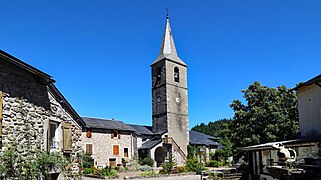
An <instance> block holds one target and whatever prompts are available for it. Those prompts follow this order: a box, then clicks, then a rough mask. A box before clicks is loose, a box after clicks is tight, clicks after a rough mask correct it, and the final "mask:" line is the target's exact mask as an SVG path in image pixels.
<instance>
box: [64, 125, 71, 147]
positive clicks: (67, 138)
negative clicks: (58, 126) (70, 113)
mask: <svg viewBox="0 0 321 180" xmlns="http://www.w3.org/2000/svg"><path fill="white" fill-rule="evenodd" d="M63 128H64V152H65V153H70V152H71V151H72V125H71V124H70V123H64V126H63Z"/></svg>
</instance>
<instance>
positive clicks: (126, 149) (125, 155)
mask: <svg viewBox="0 0 321 180" xmlns="http://www.w3.org/2000/svg"><path fill="white" fill-rule="evenodd" d="M124 157H128V148H124Z"/></svg>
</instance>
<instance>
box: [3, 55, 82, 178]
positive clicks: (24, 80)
mask: <svg viewBox="0 0 321 180" xmlns="http://www.w3.org/2000/svg"><path fill="white" fill-rule="evenodd" d="M0 91H2V92H3V99H2V100H3V106H2V110H3V113H2V150H5V149H7V148H8V147H10V146H11V147H12V146H13V147H19V148H20V149H18V152H19V153H21V154H22V155H23V154H24V148H27V147H28V148H29V146H27V145H30V148H31V149H33V150H34V151H36V150H41V151H46V150H48V141H47V139H48V126H49V123H50V122H51V121H54V122H57V123H59V126H60V127H61V126H63V124H64V123H70V124H71V125H72V151H71V152H70V155H71V160H74V159H75V161H77V160H76V153H77V152H80V151H81V139H80V137H81V127H80V125H79V124H77V123H76V122H75V121H74V119H73V118H72V116H71V115H70V114H69V113H68V112H67V111H66V110H65V109H64V107H62V106H61V105H60V103H59V102H58V101H57V100H56V98H55V96H54V95H53V93H52V92H51V91H50V89H49V88H48V87H47V86H46V85H44V84H42V83H41V82H40V81H39V80H38V79H37V77H36V76H35V75H33V74H31V73H29V72H27V71H25V70H24V69H22V68H20V67H17V66H14V65H12V64H10V63H8V62H6V61H5V60H1V61H0ZM26 134H28V136H27V135H26ZM58 134H59V132H58ZM57 137H59V138H58V139H57V141H59V149H58V150H57V151H58V152H62V151H63V149H62V148H63V133H62V131H61V134H60V135H58V136H57ZM19 144H20V145H21V144H23V145H22V146H18V145H19ZM73 170H74V172H78V166H77V164H73Z"/></svg>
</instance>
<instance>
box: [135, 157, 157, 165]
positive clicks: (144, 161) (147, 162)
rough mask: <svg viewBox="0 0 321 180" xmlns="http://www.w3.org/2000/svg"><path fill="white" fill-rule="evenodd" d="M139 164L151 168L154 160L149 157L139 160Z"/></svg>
mask: <svg viewBox="0 0 321 180" xmlns="http://www.w3.org/2000/svg"><path fill="white" fill-rule="evenodd" d="M139 164H140V165H142V166H144V165H148V166H150V167H153V166H154V160H153V159H152V158H151V157H149V156H147V157H145V158H144V159H142V160H140V161H139Z"/></svg>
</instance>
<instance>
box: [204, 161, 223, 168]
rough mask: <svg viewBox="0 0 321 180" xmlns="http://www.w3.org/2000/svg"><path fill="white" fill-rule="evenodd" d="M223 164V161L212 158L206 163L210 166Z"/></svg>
mask: <svg viewBox="0 0 321 180" xmlns="http://www.w3.org/2000/svg"><path fill="white" fill-rule="evenodd" d="M222 165H223V162H219V161H216V160H211V161H209V162H208V163H207V164H206V166H209V167H220V166H222Z"/></svg>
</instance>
